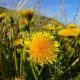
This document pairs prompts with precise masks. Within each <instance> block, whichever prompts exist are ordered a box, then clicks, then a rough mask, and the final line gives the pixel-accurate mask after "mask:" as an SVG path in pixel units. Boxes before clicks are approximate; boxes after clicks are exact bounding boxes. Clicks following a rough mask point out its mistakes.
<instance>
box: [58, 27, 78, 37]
mask: <svg viewBox="0 0 80 80" xmlns="http://www.w3.org/2000/svg"><path fill="white" fill-rule="evenodd" d="M58 34H59V35H61V36H66V37H67V36H78V35H79V31H78V30H77V29H71V28H67V29H63V30H60V31H59V33H58Z"/></svg>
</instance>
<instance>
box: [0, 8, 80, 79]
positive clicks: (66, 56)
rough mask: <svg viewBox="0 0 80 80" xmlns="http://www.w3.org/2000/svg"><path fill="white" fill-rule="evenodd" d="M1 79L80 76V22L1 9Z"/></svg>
mask: <svg viewBox="0 0 80 80" xmlns="http://www.w3.org/2000/svg"><path fill="white" fill-rule="evenodd" d="M0 80H80V26H79V25H77V24H74V23H70V24H62V23H60V22H59V21H57V20H55V19H49V18H47V17H45V16H40V15H37V14H35V12H34V10H33V9H27V10H17V11H9V10H7V11H6V10H5V9H4V10H3V11H2V10H0Z"/></svg>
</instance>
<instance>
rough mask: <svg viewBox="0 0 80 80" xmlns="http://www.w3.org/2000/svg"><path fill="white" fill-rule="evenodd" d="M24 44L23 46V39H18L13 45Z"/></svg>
mask: <svg viewBox="0 0 80 80" xmlns="http://www.w3.org/2000/svg"><path fill="white" fill-rule="evenodd" d="M22 44H23V39H16V40H15V41H14V42H13V45H15V46H18V45H22Z"/></svg>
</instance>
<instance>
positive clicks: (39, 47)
mask: <svg viewBox="0 0 80 80" xmlns="http://www.w3.org/2000/svg"><path fill="white" fill-rule="evenodd" d="M31 39H32V41H31V43H30V46H29V49H30V50H29V53H30V58H29V59H30V60H33V61H34V62H36V63H38V64H40V65H42V66H43V65H44V64H49V63H51V64H52V63H53V61H55V59H56V52H57V51H58V48H57V47H58V46H59V45H58V43H57V41H53V39H54V38H53V36H52V35H50V34H49V33H47V32H36V33H33V34H32V38H31Z"/></svg>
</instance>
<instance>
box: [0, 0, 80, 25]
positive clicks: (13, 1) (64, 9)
mask: <svg viewBox="0 0 80 80" xmlns="http://www.w3.org/2000/svg"><path fill="white" fill-rule="evenodd" d="M38 1H39V0H0V6H1V7H6V8H9V9H16V10H19V9H27V8H33V9H34V10H35V12H36V13H38V11H39V8H38ZM40 14H41V15H44V16H47V17H51V18H55V19H57V20H59V21H61V22H63V23H71V22H75V23H78V24H79V22H80V15H79V14H80V0H40Z"/></svg>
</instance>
